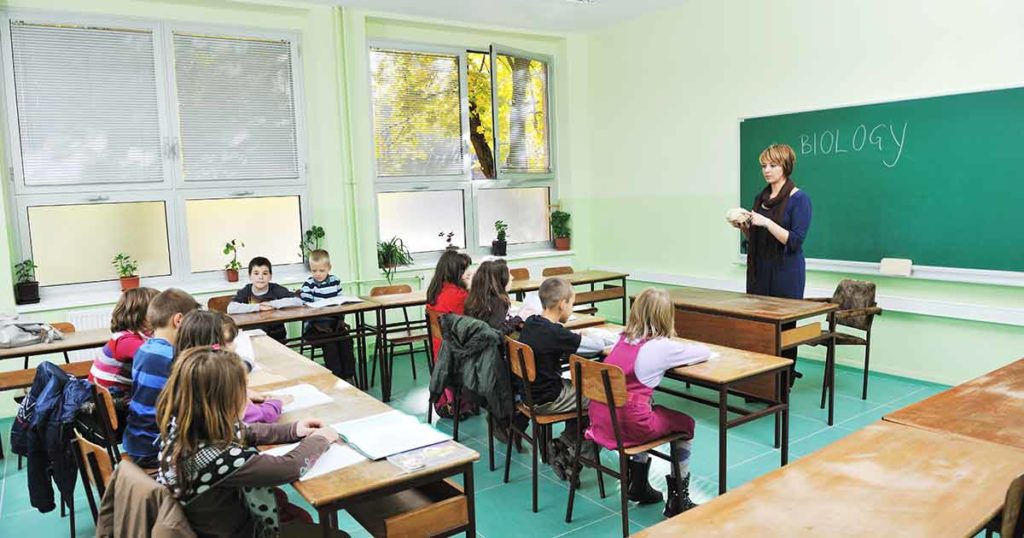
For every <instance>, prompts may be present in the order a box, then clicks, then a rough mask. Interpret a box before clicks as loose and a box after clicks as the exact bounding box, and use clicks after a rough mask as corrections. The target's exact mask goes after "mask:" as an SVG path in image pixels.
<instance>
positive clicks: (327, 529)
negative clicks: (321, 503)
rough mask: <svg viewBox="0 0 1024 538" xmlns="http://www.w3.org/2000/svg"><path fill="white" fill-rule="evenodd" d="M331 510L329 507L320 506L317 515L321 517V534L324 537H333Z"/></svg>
mask: <svg viewBox="0 0 1024 538" xmlns="http://www.w3.org/2000/svg"><path fill="white" fill-rule="evenodd" d="M331 514H332V512H331V510H330V509H329V508H318V509H317V515H318V516H319V519H320V536H323V538H331V534H333V533H332V532H331V520H332V517H331Z"/></svg>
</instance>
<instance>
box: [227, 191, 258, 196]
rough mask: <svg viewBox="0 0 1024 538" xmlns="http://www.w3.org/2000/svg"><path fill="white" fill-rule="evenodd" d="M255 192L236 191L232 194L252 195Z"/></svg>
mask: <svg viewBox="0 0 1024 538" xmlns="http://www.w3.org/2000/svg"><path fill="white" fill-rule="evenodd" d="M253 194H255V193H254V192H253V191H235V192H233V193H231V196H252V195H253Z"/></svg>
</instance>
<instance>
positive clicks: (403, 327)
mask: <svg viewBox="0 0 1024 538" xmlns="http://www.w3.org/2000/svg"><path fill="white" fill-rule="evenodd" d="M410 292H412V286H410V285H408V284H396V285H393V286H378V287H376V288H373V289H371V290H370V297H380V296H381V295H397V294H400V293H410ZM402 320H403V321H401V322H398V323H395V324H389V323H388V320H387V319H381V320H377V323H379V324H381V325H382V327H381V328H382V330H383V331H384V332H385V333H387V335H388V349H387V359H386V360H387V361H388V371H389V372H391V371H393V370H394V369H393V368H392V366H393V365H394V362H395V355H396V353H395V348H396V347H398V346H408V350H407V351H402V352H401V353H397V355H409V366H411V367H412V378H413V380H415V379H416V350H415V347H414V346H415V344H416V343H418V342H422V343H423V348H424V351H425V352H426V353H427V368H428V369H429V370H430V371H431V372H433V364H432V363H431V361H430V355H431V347H432V346H431V345H430V334H429V333H428V332H427V331H426V330H425V329H423V328H420V325H421V324H424V322H422V321H409V309H408V308H406V307H402ZM392 325H393V326H394V327H395V329H392V328H391V327H392ZM381 360H384V357H383V356H382V357H381ZM383 375H384V371H383V368H382V369H381V376H383ZM376 376H377V361H374V362H373V369H372V370H371V372H370V386H371V387H372V386H373V383H374V380H375V378H376Z"/></svg>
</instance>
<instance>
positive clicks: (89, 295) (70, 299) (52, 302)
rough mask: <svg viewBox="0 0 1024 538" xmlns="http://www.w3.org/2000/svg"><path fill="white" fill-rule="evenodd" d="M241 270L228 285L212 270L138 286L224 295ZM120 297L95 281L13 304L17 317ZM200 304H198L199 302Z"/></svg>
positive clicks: (299, 273) (281, 280) (289, 278)
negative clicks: (32, 300) (184, 278)
mask: <svg viewBox="0 0 1024 538" xmlns="http://www.w3.org/2000/svg"><path fill="white" fill-rule="evenodd" d="M245 271H246V269H245V268H244V267H243V268H242V270H241V271H239V275H238V282H228V280H227V278H226V277H225V276H224V272H223V271H214V272H210V273H203V274H200V275H194V276H193V277H191V278H189V279H188V280H187V281H184V282H182V281H175V280H173V279H171V278H170V277H151V278H146V277H143V278H142V282H141V285H142V286H151V287H154V288H157V289H159V290H164V289H167V288H181V289H183V290H185V291H187V292H189V293H191V294H192V295H196V296H201V295H208V294H227V293H230V292H234V291H236V290H238V289H239V288H241V287H242V286H245V285H246V284H248V282H249V280H248V279H247V278H246V275H245ZM308 276H309V272H308V271H306V268H305V267H303V266H302V265H295V266H288V267H282V268H280V269H278V270H277V271H275V272H274V282H276V283H278V284H282V285H291V284H298V283H300V282H303V281H305V280H306V278H307V277H308ZM120 295H121V283H120V282H119V281H117V280H115V281H112V282H99V283H92V284H81V285H67V286H52V287H43V288H39V302H38V303H36V304H26V305H17V306H16V307H15V310H16V311H17V313H18V314H30V313H36V312H49V311H54V310H67V309H71V308H81V307H87V306H105V305H113V304H115V303H117V299H118V297H120ZM200 302H202V301H200Z"/></svg>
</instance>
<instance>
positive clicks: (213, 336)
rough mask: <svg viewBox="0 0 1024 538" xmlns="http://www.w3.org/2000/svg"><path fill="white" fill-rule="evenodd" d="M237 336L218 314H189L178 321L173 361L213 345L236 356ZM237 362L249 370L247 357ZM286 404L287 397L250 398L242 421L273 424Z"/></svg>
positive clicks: (233, 327)
mask: <svg viewBox="0 0 1024 538" xmlns="http://www.w3.org/2000/svg"><path fill="white" fill-rule="evenodd" d="M238 335H239V332H238V326H237V325H235V321H234V320H233V319H231V318H230V317H228V316H225V315H224V314H221V313H220V312H209V311H203V310H196V311H194V312H190V313H189V314H188V315H187V316H185V319H184V320H183V321H182V322H181V328H179V329H178V344H177V345H176V346H175V349H174V357H175V360H177V357H178V356H179V355H181V354H182V353H184V352H185V351H186V350H189V349H192V348H194V347H201V346H214V347H215V348H220V349H224V350H226V351H230V352H232V353H235V354H236V355H237V352H236V350H235V339H236V338H237V337H238ZM239 359H240V360H241V361H242V364H244V365H245V367H246V371H251V370H252V366H253V362H252V358H251V357H250V360H248V361H246V359H245V357H242V356H241V355H239ZM290 401H291V397H290V396H289V397H287V399H277V398H267V397H265V396H262V395H251V396H250V401H249V403H248V404H246V406H245V416H244V417H243V418H242V421H243V422H245V423H247V424H248V423H253V422H263V423H267V424H273V423H274V422H277V419H278V418H279V417H280V416H281V409H282V408H283V407H284V405H285V404H287V403H289V402H290Z"/></svg>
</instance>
